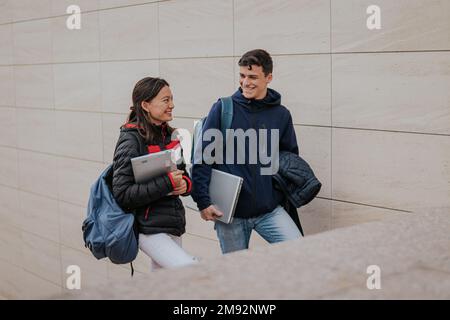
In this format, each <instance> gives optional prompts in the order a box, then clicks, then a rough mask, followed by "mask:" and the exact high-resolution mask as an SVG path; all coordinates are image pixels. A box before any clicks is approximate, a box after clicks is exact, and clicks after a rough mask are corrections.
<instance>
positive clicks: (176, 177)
mask: <svg viewBox="0 0 450 320" xmlns="http://www.w3.org/2000/svg"><path fill="white" fill-rule="evenodd" d="M170 175H171V176H172V180H173V183H174V184H175V187H178V186H179V185H180V184H181V182H182V181H184V180H183V170H174V171H172V172H170Z"/></svg>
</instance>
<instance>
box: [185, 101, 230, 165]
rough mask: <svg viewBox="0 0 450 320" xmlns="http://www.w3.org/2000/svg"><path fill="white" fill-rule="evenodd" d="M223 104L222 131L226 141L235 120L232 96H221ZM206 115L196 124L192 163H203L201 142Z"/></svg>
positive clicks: (221, 115)
mask: <svg viewBox="0 0 450 320" xmlns="http://www.w3.org/2000/svg"><path fill="white" fill-rule="evenodd" d="M220 102H221V104H222V112H221V114H220V130H221V131H222V137H223V140H224V143H225V137H226V130H227V129H230V128H231V122H232V121H233V99H232V98H231V97H225V98H220ZM205 120H206V117H204V118H202V119H201V120H200V121H198V122H197V123H196V124H195V126H194V134H193V140H192V149H191V163H192V164H194V163H201V158H199V157H201V154H202V152H201V148H202V146H201V143H199V141H200V142H201V141H202V133H203V125H204V123H205Z"/></svg>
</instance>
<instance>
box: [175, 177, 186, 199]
mask: <svg viewBox="0 0 450 320" xmlns="http://www.w3.org/2000/svg"><path fill="white" fill-rule="evenodd" d="M186 191H187V183H186V180H184V179H181V183H180V184H179V185H178V186H177V187H176V188H175V189H173V191H172V195H174V196H178V195H180V194H183V193H186Z"/></svg>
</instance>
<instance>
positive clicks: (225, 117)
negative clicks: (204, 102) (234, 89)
mask: <svg viewBox="0 0 450 320" xmlns="http://www.w3.org/2000/svg"><path fill="white" fill-rule="evenodd" d="M220 102H221V103H222V113H221V115H220V130H221V131H222V137H224V141H226V139H225V137H226V132H227V129H230V128H231V122H232V121H233V99H232V98H231V97H224V98H220Z"/></svg>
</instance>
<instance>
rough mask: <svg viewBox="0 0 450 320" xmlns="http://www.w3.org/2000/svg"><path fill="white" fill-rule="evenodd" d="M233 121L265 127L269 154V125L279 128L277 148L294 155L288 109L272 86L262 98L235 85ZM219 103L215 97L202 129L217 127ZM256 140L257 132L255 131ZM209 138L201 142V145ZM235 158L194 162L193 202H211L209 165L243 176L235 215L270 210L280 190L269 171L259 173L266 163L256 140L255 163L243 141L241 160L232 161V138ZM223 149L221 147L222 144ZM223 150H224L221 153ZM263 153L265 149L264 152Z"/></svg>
mask: <svg viewBox="0 0 450 320" xmlns="http://www.w3.org/2000/svg"><path fill="white" fill-rule="evenodd" d="M232 98H233V108H234V109H233V121H232V123H231V129H235V130H236V129H243V130H244V132H245V131H246V130H248V129H256V130H257V132H259V131H258V130H259V129H267V141H268V147H267V149H268V150H269V151H268V152H269V154H268V155H269V156H270V150H271V149H270V143H271V141H270V140H271V139H270V138H271V134H270V130H271V129H278V130H279V151H280V152H281V151H289V152H293V153H295V154H297V155H298V146H297V139H296V137H295V131H294V126H293V124H292V117H291V114H290V112H289V110H288V109H287V108H286V107H284V106H282V105H281V104H280V103H281V95H280V94H279V93H278V92H276V91H275V90H273V89H268V91H267V95H266V97H265V98H264V99H261V100H256V99H250V100H249V99H247V98H245V97H244V96H243V95H242V89H240V88H239V90H237V91H236V92H235V93H234V94H233V96H232ZM221 108H222V105H221V103H220V100H218V101H217V102H216V103H215V104H214V105H213V106H212V108H211V110H210V112H209V114H208V117H207V119H206V120H205V123H204V125H203V130H208V129H211V128H214V129H218V130H220V116H221ZM257 137H258V141H259V133H257ZM209 143H211V142H209V141H206V142H204V143H203V149H204V148H205V147H206V146H207V145H208V144H209ZM234 145H235V150H234V151H235V152H234V155H235V159H234V160H235V161H234V162H233V164H227V163H226V161H225V160H226V157H225V155H224V157H223V159H224V161H223V162H224V164H213V165H207V164H194V165H193V168H192V181H193V189H192V193H191V195H192V198H193V199H194V201H195V202H196V203H197V206H198V208H199V210H203V209H205V208H207V207H208V206H210V205H211V200H210V197H209V192H208V189H209V182H210V180H211V169H212V168H214V169H218V170H220V171H224V172H228V173H231V174H234V175H237V176H240V177H242V178H243V179H244V181H243V185H242V189H241V193H240V195H239V200H238V203H237V205H236V211H235V217H238V218H250V217H256V216H259V215H263V214H266V213H269V212H271V211H273V210H274V209H275V208H276V207H277V206H278V205H279V204H281V203H280V202H281V201H282V199H283V195H282V194H281V192H279V191H277V190H275V189H274V188H273V185H272V183H273V182H272V176H271V175H262V174H261V170H260V169H261V167H268V166H269V165H263V164H261V161H260V157H259V156H258V155H259V144H258V147H257V150H258V153H257V156H256V158H257V163H256V164H250V163H249V159H250V158H249V143H248V139H247V141H246V144H245V149H244V150H245V164H236V163H237V162H236V159H237V143H236V140H235V144H234ZM224 149H225V148H224ZM225 153H226V150H224V154H225ZM266 153H267V152H266Z"/></svg>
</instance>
